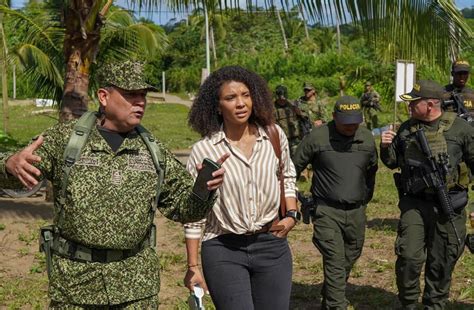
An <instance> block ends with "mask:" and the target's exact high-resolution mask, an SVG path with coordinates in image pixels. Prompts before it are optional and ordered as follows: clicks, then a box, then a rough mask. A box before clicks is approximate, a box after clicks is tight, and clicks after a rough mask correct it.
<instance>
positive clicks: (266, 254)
mask: <svg viewBox="0 0 474 310" xmlns="http://www.w3.org/2000/svg"><path fill="white" fill-rule="evenodd" d="M273 122H274V119H273V103H272V97H271V93H270V90H269V89H268V85H267V83H266V82H265V81H264V80H263V79H262V78H261V77H260V76H258V75H257V74H255V73H254V72H251V71H249V70H246V69H244V68H242V67H238V66H229V67H224V68H221V69H220V70H217V71H216V72H214V73H212V74H211V75H210V76H209V77H208V78H207V79H206V81H205V82H204V84H203V85H202V86H201V88H200V90H199V93H198V95H197V97H196V99H195V101H194V103H193V106H192V108H191V111H190V114H189V125H190V126H191V127H192V128H193V129H194V130H195V131H197V132H199V133H200V134H201V136H202V139H201V140H200V141H199V142H197V143H196V144H194V146H193V148H192V152H191V155H190V157H189V159H188V164H187V168H188V171H189V172H190V173H191V174H192V175H193V176H194V177H195V178H196V176H197V174H198V171H197V170H196V168H195V167H196V164H200V163H202V161H203V159H204V158H210V159H212V160H217V159H219V158H222V157H224V158H226V157H227V156H229V157H228V158H227V159H226V160H225V162H224V163H223V165H222V166H223V167H224V169H225V171H226V172H225V177H224V183H223V185H222V186H221V187H220V188H219V189H218V190H217V193H216V195H217V197H216V198H217V199H216V203H215V205H214V207H213V209H212V211H211V212H210V213H209V214H208V215H207V217H206V218H205V219H203V220H202V221H200V222H196V223H188V224H186V225H185V236H186V249H187V256H188V270H187V273H186V276H185V279H184V281H185V285H186V286H187V287H188V288H189V289H190V290H192V289H193V286H194V285H199V286H201V287H202V288H204V289H205V290H207V289H208V288H209V291H210V294H211V297H212V300H213V302H214V305H215V306H216V308H217V309H225V310H232V309H245V310H249V309H288V308H289V300H290V292H291V276H292V256H291V252H290V249H289V247H288V242H287V239H286V236H287V234H288V232H289V231H290V230H291V229H292V228H293V227H294V226H295V224H296V220H297V217H296V216H295V213H296V212H297V211H296V210H297V207H296V182H295V178H296V173H295V168H294V166H293V163H292V162H291V160H290V156H289V149H288V140H287V138H286V136H285V134H284V133H283V131H282V130H281V128H280V127H278V126H277V131H278V134H279V138H280V144H281V150H282V163H283V166H284V167H283V171H282V172H283V176H284V191H285V200H286V204H287V209H288V210H291V211H292V212H289V213H287V217H285V218H283V219H282V220H281V221H280V222H279V223H278V224H279V225H282V230H280V231H273V232H270V230H269V228H270V226H271V224H272V222H273V220H274V219H275V218H277V217H278V210H279V207H280V186H279V179H278V176H277V171H278V163H279V161H278V158H277V156H276V155H275V152H274V150H273V147H272V144H271V142H270V140H269V137H268V135H267V134H266V132H265V130H264V127H265V126H267V125H270V124H273ZM202 234H203V235H202ZM201 235H202V238H201ZM201 239H202V249H201V259H202V267H203V271H204V276H205V280H204V278H203V276H202V274H201V271H200V269H199V267H198V251H199V243H200V241H201ZM206 283H207V285H206Z"/></svg>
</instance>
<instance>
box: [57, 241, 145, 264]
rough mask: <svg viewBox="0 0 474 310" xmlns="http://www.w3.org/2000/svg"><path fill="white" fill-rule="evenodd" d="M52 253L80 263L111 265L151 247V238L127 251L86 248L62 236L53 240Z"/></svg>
mask: <svg viewBox="0 0 474 310" xmlns="http://www.w3.org/2000/svg"><path fill="white" fill-rule="evenodd" d="M53 240H54V241H53V245H52V251H53V253H54V254H56V255H58V256H61V257H65V258H68V259H70V260H74V261H78V262H89V263H111V262H118V261H121V260H124V259H127V258H129V257H132V256H135V255H136V254H138V253H139V252H141V251H142V250H143V249H144V248H145V247H147V246H149V245H150V239H149V237H147V238H145V240H143V241H142V242H141V243H140V244H139V245H138V246H137V247H135V248H133V249H127V250H110V249H95V248H90V247H87V246H84V245H82V244H79V243H77V242H74V241H70V240H67V239H65V238H63V237H61V236H55V237H54V239H53Z"/></svg>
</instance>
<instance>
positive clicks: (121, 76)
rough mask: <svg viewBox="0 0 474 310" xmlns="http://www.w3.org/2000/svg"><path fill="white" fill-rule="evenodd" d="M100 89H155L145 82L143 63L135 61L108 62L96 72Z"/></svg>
mask: <svg viewBox="0 0 474 310" xmlns="http://www.w3.org/2000/svg"><path fill="white" fill-rule="evenodd" d="M97 80H98V83H99V86H100V87H108V86H115V87H118V88H121V89H125V90H142V89H144V90H152V91H157V89H156V88H155V87H153V86H151V85H149V84H148V83H146V82H145V75H144V63H143V62H140V61H136V60H126V61H109V62H106V63H104V64H103V65H102V66H100V67H99V69H98V70H97Z"/></svg>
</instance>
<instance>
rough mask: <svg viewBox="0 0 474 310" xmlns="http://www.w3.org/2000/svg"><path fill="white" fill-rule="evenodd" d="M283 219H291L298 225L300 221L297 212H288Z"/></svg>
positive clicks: (298, 212) (299, 215) (299, 214)
mask: <svg viewBox="0 0 474 310" xmlns="http://www.w3.org/2000/svg"><path fill="white" fill-rule="evenodd" d="M285 217H291V218H293V219H294V220H295V222H297V223H298V222H299V221H300V220H301V212H300V211H298V210H288V211H286V215H285Z"/></svg>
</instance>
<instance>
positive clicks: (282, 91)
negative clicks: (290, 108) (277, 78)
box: [275, 85, 288, 98]
mask: <svg viewBox="0 0 474 310" xmlns="http://www.w3.org/2000/svg"><path fill="white" fill-rule="evenodd" d="M275 95H276V97H277V98H281V97H284V98H288V88H286V86H284V85H278V86H277V87H275Z"/></svg>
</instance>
